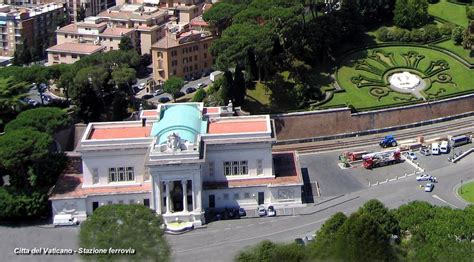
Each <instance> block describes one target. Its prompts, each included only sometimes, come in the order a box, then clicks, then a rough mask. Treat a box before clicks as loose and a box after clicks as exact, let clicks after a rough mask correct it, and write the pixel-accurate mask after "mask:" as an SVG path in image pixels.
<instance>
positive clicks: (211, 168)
mask: <svg viewBox="0 0 474 262" xmlns="http://www.w3.org/2000/svg"><path fill="white" fill-rule="evenodd" d="M209 176H214V162H209Z"/></svg>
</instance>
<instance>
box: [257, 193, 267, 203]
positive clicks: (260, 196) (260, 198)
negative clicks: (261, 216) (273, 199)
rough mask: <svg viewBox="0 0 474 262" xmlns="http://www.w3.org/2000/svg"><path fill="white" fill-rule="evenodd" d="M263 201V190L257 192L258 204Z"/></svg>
mask: <svg viewBox="0 0 474 262" xmlns="http://www.w3.org/2000/svg"><path fill="white" fill-rule="evenodd" d="M264 202H265V192H258V205H263V204H264Z"/></svg>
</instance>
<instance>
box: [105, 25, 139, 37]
mask: <svg viewBox="0 0 474 262" xmlns="http://www.w3.org/2000/svg"><path fill="white" fill-rule="evenodd" d="M134 30H135V29H133V28H121V27H114V28H106V29H105V30H104V32H102V33H100V35H101V36H122V35H127V34H130V33H131V32H133V31H134Z"/></svg>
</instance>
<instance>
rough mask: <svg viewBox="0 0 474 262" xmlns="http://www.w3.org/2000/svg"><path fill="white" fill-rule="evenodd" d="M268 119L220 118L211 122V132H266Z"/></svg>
mask: <svg viewBox="0 0 474 262" xmlns="http://www.w3.org/2000/svg"><path fill="white" fill-rule="evenodd" d="M266 131H269V130H267V121H266V120H264V119H235V120H234V119H232V120H229V119H218V120H217V121H216V122H209V131H208V133H209V134H235V133H250V132H266Z"/></svg>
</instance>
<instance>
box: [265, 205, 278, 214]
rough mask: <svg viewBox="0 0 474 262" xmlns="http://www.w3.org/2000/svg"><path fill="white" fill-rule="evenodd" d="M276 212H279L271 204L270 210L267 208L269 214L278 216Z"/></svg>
mask: <svg viewBox="0 0 474 262" xmlns="http://www.w3.org/2000/svg"><path fill="white" fill-rule="evenodd" d="M276 214H277V213H276V210H275V208H274V207H273V206H269V207H268V210H267V216H269V217H274V216H276Z"/></svg>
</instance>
